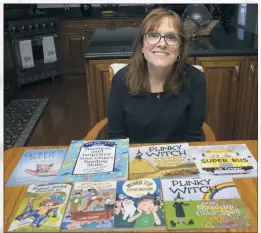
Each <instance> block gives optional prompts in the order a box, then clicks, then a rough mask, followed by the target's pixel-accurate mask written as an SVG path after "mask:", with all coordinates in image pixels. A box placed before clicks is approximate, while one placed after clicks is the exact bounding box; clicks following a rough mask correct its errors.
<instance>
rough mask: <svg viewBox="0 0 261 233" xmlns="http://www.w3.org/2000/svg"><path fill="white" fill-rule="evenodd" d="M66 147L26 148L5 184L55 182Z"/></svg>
mask: <svg viewBox="0 0 261 233" xmlns="http://www.w3.org/2000/svg"><path fill="white" fill-rule="evenodd" d="M66 151H67V148H58V149H32V150H26V151H25V152H24V153H23V155H22V157H21V158H20V160H19V162H18V164H17V165H16V167H15V169H14V170H13V172H12V174H11V176H10V177H9V179H8V181H7V182H6V186H19V185H29V184H47V183H56V182H57V180H56V176H57V175H58V174H59V169H60V167H61V165H62V162H63V159H64V157H65V154H66Z"/></svg>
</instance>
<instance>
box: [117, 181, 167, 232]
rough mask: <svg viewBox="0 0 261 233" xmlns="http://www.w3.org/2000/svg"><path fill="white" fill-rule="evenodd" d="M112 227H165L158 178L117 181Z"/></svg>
mask: <svg viewBox="0 0 261 233" xmlns="http://www.w3.org/2000/svg"><path fill="white" fill-rule="evenodd" d="M114 219H115V220H114V229H115V230H117V229H118V230H122V229H123V228H126V229H133V230H139V229H144V230H146V229H148V230H149V229H165V219H164V204H163V199H162V190H161V183H160V179H158V178H155V179H141V180H128V181H118V182H117V192H116V203H115V214H114Z"/></svg>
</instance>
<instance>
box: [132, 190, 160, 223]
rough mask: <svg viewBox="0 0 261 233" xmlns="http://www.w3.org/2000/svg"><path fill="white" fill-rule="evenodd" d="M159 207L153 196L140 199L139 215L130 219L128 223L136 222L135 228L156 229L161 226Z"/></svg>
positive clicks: (149, 195)
mask: <svg viewBox="0 0 261 233" xmlns="http://www.w3.org/2000/svg"><path fill="white" fill-rule="evenodd" d="M157 210H158V205H156V204H155V199H154V197H153V196H152V195H151V194H149V193H148V194H147V195H144V196H142V197H140V198H139V200H138V203H137V211H138V212H139V213H138V214H136V215H134V216H133V217H131V218H129V219H128V222H133V221H135V224H134V226H133V228H143V227H154V226H155V224H156V225H160V224H161V220H160V218H159V216H158V214H157Z"/></svg>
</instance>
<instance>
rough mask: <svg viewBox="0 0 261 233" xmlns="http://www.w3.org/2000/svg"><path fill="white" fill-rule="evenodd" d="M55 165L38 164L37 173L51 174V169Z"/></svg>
mask: <svg viewBox="0 0 261 233" xmlns="http://www.w3.org/2000/svg"><path fill="white" fill-rule="evenodd" d="M53 165H54V163H50V164H36V172H40V173H46V172H49V171H50V170H51V168H52V167H53Z"/></svg>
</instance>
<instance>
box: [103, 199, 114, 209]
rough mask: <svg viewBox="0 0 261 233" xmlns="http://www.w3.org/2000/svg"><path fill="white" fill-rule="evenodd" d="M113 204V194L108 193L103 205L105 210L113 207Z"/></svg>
mask: <svg viewBox="0 0 261 233" xmlns="http://www.w3.org/2000/svg"><path fill="white" fill-rule="evenodd" d="M114 205H115V197H114V196H113V195H110V196H109V197H107V198H106V199H105V205H104V208H105V209H106V210H107V209H109V208H114Z"/></svg>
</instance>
